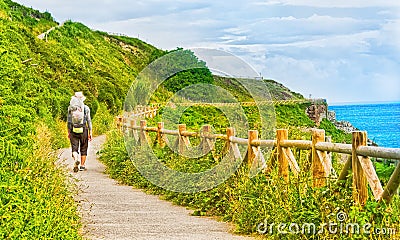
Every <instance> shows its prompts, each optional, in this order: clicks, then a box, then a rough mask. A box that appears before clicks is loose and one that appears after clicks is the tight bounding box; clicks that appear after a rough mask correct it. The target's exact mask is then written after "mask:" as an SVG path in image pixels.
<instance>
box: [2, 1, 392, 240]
mask: <svg viewBox="0 0 400 240" xmlns="http://www.w3.org/2000/svg"><path fill="white" fill-rule="evenodd" d="M53 27H54V30H52V31H51V32H50V33H49V34H48V35H47V36H46V37H45V38H44V39H43V40H41V39H39V38H37V35H39V34H40V33H43V32H46V31H47V30H49V29H51V28H53ZM176 51H180V52H182V58H178V59H175V60H174V61H173V62H172V64H173V66H175V67H177V69H178V70H179V65H181V64H183V65H185V64H188V65H190V66H197V67H196V69H190V70H184V71H177V72H176V74H173V75H172V76H169V77H168V79H167V81H165V82H164V83H163V84H162V85H161V86H159V88H158V90H157V91H156V93H155V94H154V96H153V99H151V100H152V102H153V103H160V102H165V101H167V100H168V99H169V98H170V97H171V96H172V95H173V94H174V93H175V92H177V91H179V90H181V89H183V88H185V87H188V86H190V85H192V84H197V83H209V84H214V85H217V86H220V87H222V88H224V89H225V90H227V91H229V92H230V93H231V94H232V95H233V96H234V97H235V98H236V99H237V100H238V101H241V102H251V101H253V99H252V98H251V96H250V94H249V93H248V92H247V91H246V90H245V89H244V87H243V86H241V85H240V84H239V82H238V81H237V80H235V79H232V78H222V77H217V76H212V75H211V73H210V71H209V70H208V69H207V68H206V67H205V63H204V62H202V61H199V60H198V59H197V58H196V57H195V56H194V55H193V53H192V52H191V51H188V50H183V49H177V50H174V51H173V52H176ZM166 53H167V52H166V51H162V50H159V49H157V48H155V47H153V46H151V45H149V44H147V43H144V42H142V41H140V40H139V39H134V38H129V37H124V36H112V35H109V34H107V33H104V32H99V31H92V30H90V29H89V28H87V27H86V26H84V25H83V24H80V23H75V22H72V21H67V22H65V23H63V24H61V25H59V24H58V23H56V22H55V21H54V20H53V18H52V16H51V15H50V14H49V13H40V12H39V11H36V10H34V9H31V8H26V7H24V6H21V5H19V4H17V3H14V2H12V1H10V0H0V78H1V84H0V129H1V130H0V153H1V156H2V160H1V162H0V180H1V185H0V201H1V205H0V216H1V218H0V238H2V239H80V238H81V236H80V233H79V229H80V222H79V217H78V214H77V211H76V210H77V205H76V204H77V203H75V202H74V200H73V195H74V194H75V192H74V189H73V188H72V187H71V185H72V184H67V181H68V179H67V178H66V172H65V170H63V169H62V168H59V167H57V165H56V156H55V154H54V150H55V149H57V148H61V147H67V146H68V139H67V138H66V136H67V134H66V124H65V119H66V108H67V106H68V103H69V100H70V96H71V95H73V93H74V92H75V91H83V92H84V94H85V95H86V96H87V100H86V103H87V104H88V105H89V107H90V108H91V110H92V117H93V123H94V132H95V134H102V133H105V132H107V133H108V141H107V144H106V146H105V149H104V150H102V154H101V158H102V160H103V161H104V162H105V163H106V164H107V166H108V170H107V171H108V172H109V173H110V175H111V176H112V177H114V178H117V179H119V180H120V181H122V182H124V183H127V184H132V185H134V186H137V187H139V188H144V189H147V191H149V192H151V193H155V194H161V195H162V196H163V197H164V198H165V199H168V200H170V201H173V202H175V203H177V204H181V205H184V206H188V207H191V208H193V209H194V214H195V215H216V216H220V217H221V218H222V219H223V220H226V221H232V222H233V223H235V224H236V226H237V231H238V232H240V233H246V234H252V233H255V232H256V231H257V226H258V224H260V223H264V221H266V222H268V223H276V224H279V223H291V222H295V223H314V224H316V225H318V224H321V223H325V222H327V221H329V220H335V214H337V213H338V212H339V211H343V212H345V213H347V214H348V216H349V219H348V221H350V222H357V223H360V224H364V223H366V222H369V223H371V224H373V226H375V227H379V226H382V227H383V226H384V227H398V219H399V217H400V210H399V203H400V200H399V198H398V197H395V198H394V200H393V203H392V205H391V206H390V207H388V208H386V206H380V205H378V204H377V203H376V202H375V201H373V200H369V201H368V203H367V206H366V207H365V208H364V209H361V208H359V207H358V206H354V205H353V202H352V196H351V194H352V192H351V184H350V183H349V182H345V183H344V184H345V185H346V187H344V188H338V187H337V185H336V183H335V182H334V180H328V181H327V187H324V188H320V189H315V188H312V187H311V185H312V179H311V176H310V172H309V171H308V170H309V169H310V162H309V152H307V151H300V150H298V149H294V150H293V153H294V154H295V157H296V159H298V161H299V165H300V167H301V169H302V174H301V176H299V177H298V178H295V177H294V176H291V184H286V183H285V182H283V181H282V179H281V177H280V176H279V175H278V174H277V170H276V169H275V168H271V169H270V172H269V173H268V174H267V175H264V174H262V173H259V174H257V175H256V176H255V177H253V178H249V176H248V169H247V167H246V166H245V165H243V166H241V167H240V168H239V171H238V172H237V173H236V175H234V176H232V177H230V178H229V179H228V180H227V181H226V182H224V183H223V184H221V185H219V186H217V187H216V188H214V189H211V190H208V191H205V192H199V193H195V194H182V193H174V192H170V191H166V190H164V189H161V188H159V187H156V186H154V185H153V184H151V183H150V182H148V181H147V180H146V179H145V178H144V177H143V176H142V175H141V174H140V173H139V172H138V170H137V169H136V168H135V166H134V165H133V163H132V161H131V160H130V159H129V157H128V154H127V152H126V148H125V145H124V141H123V137H122V136H121V133H120V132H119V131H116V130H115V129H114V128H113V125H112V121H113V119H114V116H115V115H117V114H119V113H120V111H121V110H122V108H123V104H124V100H125V97H126V93H127V92H128V89H129V87H130V84H131V83H132V82H134V80H135V78H136V76H137V75H138V74H139V73H140V72H141V71H142V70H143V68H145V67H146V66H148V65H149V63H150V62H153V61H154V60H156V59H158V58H159V57H161V56H164V55H165V54H166ZM168 67H169V66H168ZM264 82H265V83H266V84H267V86H268V88H269V89H270V93H271V99H274V100H281V99H303V97H302V96H301V95H300V94H298V93H294V92H292V91H290V90H289V89H287V88H285V87H284V86H282V85H281V84H279V83H277V82H275V81H273V80H264ZM142 87H143V88H142V89H146V88H145V87H146V86H142ZM188 93H189V95H187V96H188V97H189V98H190V99H195V100H196V99H197V100H198V99H201V98H202V97H203V95H195V92H190V91H188ZM218 96H219V97H221V99H222V98H223V96H221V95H218ZM306 107H307V104H291V105H276V106H275V114H276V121H277V123H276V127H278V128H288V129H289V137H290V139H310V137H311V136H310V132H309V129H310V128H312V127H315V124H314V123H313V122H312V121H311V120H310V119H308V117H307V116H306V115H305V109H306ZM243 108H244V111H245V113H246V115H247V118H248V120H249V126H250V128H252V129H258V130H260V129H261V126H260V123H259V119H260V116H259V113H258V110H257V108H256V107H251V106H250V107H248V106H246V107H243ZM159 120H162V119H160V118H159V117H157V118H156V119H152V120H149V125H153V126H154V124H155V123H156V122H157V121H159ZM226 120H227V118H226V116H224V115H223V114H222V113H221V111H220V110H219V109H217V108H214V107H190V108H188V109H186V110H185V112H184V113H183V115H182V116H181V118H180V119H179V121H180V123H186V124H187V126H188V129H190V130H195V131H197V130H198V129H199V128H200V127H201V125H203V124H204V123H209V124H212V125H213V127H214V128H215V130H216V131H217V132H219V133H222V132H223V131H224V129H225V128H226V127H228V126H229V125H228V123H227V121H226ZM272 120H275V119H272ZM320 128H323V129H325V130H326V132H327V135H330V136H332V138H333V141H334V142H349V139H350V138H349V135H346V134H344V133H343V132H342V131H339V130H337V129H336V128H335V127H334V126H333V125H332V124H331V123H330V122H328V121H323V122H322V123H321V125H320ZM152 137H153V138H154V135H153V136H152ZM195 142H196V140H194V141H193V142H192V143H195ZM223 144H224V143H223V142H221V141H217V145H216V148H217V150H218V151H216V153H215V155H214V156H212V155H211V154H208V155H206V156H204V157H201V158H197V159H187V158H184V157H181V156H178V155H177V154H176V153H174V152H172V151H171V150H169V149H168V148H160V147H158V146H156V147H154V151H155V154H156V155H157V156H158V157H159V158H160V159H162V161H163V162H164V163H165V164H166V165H167V166H169V167H171V168H173V169H176V170H180V171H184V172H200V171H204V170H206V169H209V168H211V167H212V166H214V165H216V164H218V163H219V161H220V159H221V158H222V156H221V155H219V154H218V152H220V151H219V150H220V149H222V147H223ZM137 157H138V158H141V157H143V156H139V155H138V156H137ZM273 161H276V157H275V154H274V152H272V154H271V157H270V158H268V159H267V163H268V164H270V165H271V166H272V164H271V163H272V162H273ZM333 163H334V165H335V169H337V170H338V171H339V170H340V168H341V167H342V166H341V164H340V163H339V161H338V156H336V155H334V158H333ZM386 167H387V166H385V165H384V164H377V170H378V174H380V175H382V176H386V177H385V178H383V183H385V182H387V180H388V176H389V174H390V172H391V171H393V169H392V168H390V169H389V170H387V168H386ZM370 199H372V197H370ZM265 236H266V237H270V238H289V239H293V238H303V239H307V238H315V239H319V238H334V239H335V238H336V239H341V238H342V239H346V238H348V237H351V238H354V239H356V238H359V236H355V235H354V236H347V235H344V236H339V235H333V236H332V235H329V234H327V233H324V234H323V235H321V236H310V235H290V234H289V235H279V234H278V233H277V232H274V233H273V234H270V235H268V234H267V235H265ZM371 238H375V236H371Z"/></svg>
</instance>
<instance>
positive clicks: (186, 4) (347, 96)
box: [17, 0, 400, 103]
mask: <svg viewBox="0 0 400 240" xmlns="http://www.w3.org/2000/svg"><path fill="white" fill-rule="evenodd" d="M17 2H19V3H21V4H24V5H25V6H28V7H33V8H35V9H39V10H41V11H46V10H47V11H48V12H50V13H52V15H53V16H54V18H55V19H56V20H57V21H59V22H63V21H65V20H68V19H71V20H73V21H79V22H82V23H84V24H86V25H87V26H89V27H91V28H93V29H98V30H103V31H108V32H114V33H123V34H126V35H129V36H132V37H139V38H140V39H142V40H144V41H147V42H149V43H151V44H153V45H155V46H156V47H159V48H162V49H168V50H170V49H175V48H177V47H184V48H192V47H206V48H216V49H221V50H226V51H228V52H230V53H232V54H235V55H237V56H239V57H241V58H242V59H244V60H245V61H247V62H248V63H249V64H250V65H252V66H253V67H254V69H255V70H256V71H257V72H258V73H259V74H261V75H262V76H263V77H264V78H272V79H275V80H278V81H280V82H282V83H284V84H285V85H287V86H288V87H290V88H291V89H292V90H294V91H298V92H300V93H302V94H303V95H304V96H306V97H308V96H309V94H312V96H313V97H322V98H327V99H328V101H329V102H330V103H332V102H371V101H399V100H400V2H399V1H393V0H351V1H350V0H265V1H256V0H253V1H239V0H233V1H218V0H217V1H215V0H214V1H209V0H207V1H206V0H204V1H200V0H189V1H184V0H181V1H168V0H145V1H144V0H143V1H132V0H114V1H111V0H80V1H77V0H68V1H65V0H63V1H61V0H17Z"/></svg>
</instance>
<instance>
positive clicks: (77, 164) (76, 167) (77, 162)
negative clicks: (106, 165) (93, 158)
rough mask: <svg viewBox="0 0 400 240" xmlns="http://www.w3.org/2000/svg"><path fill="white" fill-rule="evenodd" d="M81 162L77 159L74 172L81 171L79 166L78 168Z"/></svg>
mask: <svg viewBox="0 0 400 240" xmlns="http://www.w3.org/2000/svg"><path fill="white" fill-rule="evenodd" d="M80 163H81V162H79V161H76V162H75V165H74V169H73V170H74V172H78V171H79V168H78V166H79V164H80Z"/></svg>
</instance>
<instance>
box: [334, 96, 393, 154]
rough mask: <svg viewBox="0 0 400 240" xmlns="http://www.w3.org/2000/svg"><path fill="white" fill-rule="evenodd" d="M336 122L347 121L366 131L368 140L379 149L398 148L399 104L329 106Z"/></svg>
mask: <svg viewBox="0 0 400 240" xmlns="http://www.w3.org/2000/svg"><path fill="white" fill-rule="evenodd" d="M329 110H333V111H335V112H336V119H337V120H345V121H349V122H351V123H352V124H353V126H355V127H356V128H358V129H360V130H362V131H367V136H368V138H369V139H371V140H373V141H374V142H376V143H377V144H378V145H379V146H381V147H392V148H400V102H397V103H379V104H359V105H337V106H329Z"/></svg>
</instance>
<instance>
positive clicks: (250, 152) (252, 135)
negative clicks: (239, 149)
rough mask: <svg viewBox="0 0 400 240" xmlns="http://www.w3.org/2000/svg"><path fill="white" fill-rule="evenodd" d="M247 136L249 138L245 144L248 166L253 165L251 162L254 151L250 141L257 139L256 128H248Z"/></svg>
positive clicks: (253, 157) (254, 155) (253, 159)
mask: <svg viewBox="0 0 400 240" xmlns="http://www.w3.org/2000/svg"><path fill="white" fill-rule="evenodd" d="M248 138H249V141H248V144H247V164H248V166H249V167H251V166H252V165H253V162H254V161H255V159H256V153H255V152H254V151H253V147H252V146H251V142H252V141H253V140H258V131H257V130H249V132H248Z"/></svg>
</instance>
